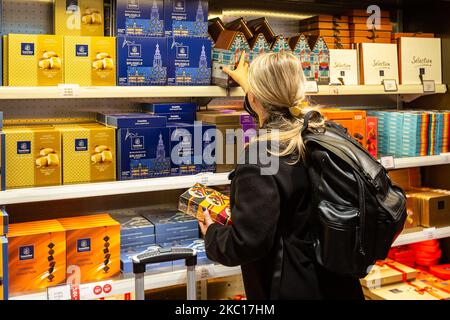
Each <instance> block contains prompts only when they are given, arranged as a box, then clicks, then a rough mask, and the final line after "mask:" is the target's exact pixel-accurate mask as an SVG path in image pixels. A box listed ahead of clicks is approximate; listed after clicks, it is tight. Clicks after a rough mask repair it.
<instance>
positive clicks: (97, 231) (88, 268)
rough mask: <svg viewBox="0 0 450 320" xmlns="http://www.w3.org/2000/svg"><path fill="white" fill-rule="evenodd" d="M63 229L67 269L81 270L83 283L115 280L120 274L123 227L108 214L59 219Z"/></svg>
mask: <svg viewBox="0 0 450 320" xmlns="http://www.w3.org/2000/svg"><path fill="white" fill-rule="evenodd" d="M58 221H59V223H60V224H61V225H62V226H63V227H64V229H65V233H66V243H67V250H66V252H67V265H68V266H77V267H79V268H80V280H81V282H82V283H83V282H91V281H99V280H103V279H109V278H111V277H114V276H115V275H116V274H117V273H119V271H120V224H119V223H118V222H117V221H115V220H114V219H113V218H111V216H110V215H108V214H97V215H92V216H82V217H73V218H64V219H58Z"/></svg>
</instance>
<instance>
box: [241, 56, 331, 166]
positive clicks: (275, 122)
mask: <svg viewBox="0 0 450 320" xmlns="http://www.w3.org/2000/svg"><path fill="white" fill-rule="evenodd" d="M248 78H249V79H248V83H249V91H250V92H251V93H252V94H253V95H254V96H255V98H256V99H257V100H258V101H259V102H260V103H261V105H262V106H263V108H264V109H265V110H266V112H267V113H268V119H267V120H266V127H267V128H268V129H277V130H278V136H277V138H276V139H277V141H275V142H277V143H278V144H279V148H280V149H279V150H280V151H279V152H278V153H275V154H276V155H277V156H280V157H283V156H291V158H292V159H293V162H294V163H297V162H298V161H300V160H301V159H302V158H303V157H304V154H305V146H304V143H303V139H302V136H301V128H302V126H303V117H304V115H305V114H306V113H307V112H309V111H312V110H318V109H317V108H313V107H311V106H310V104H309V102H308V101H307V100H306V99H305V83H306V78H305V75H304V73H303V68H302V65H301V62H300V60H299V59H298V58H297V57H295V56H294V55H293V54H292V53H290V52H285V51H281V52H279V53H267V54H263V55H260V56H258V57H257V58H256V59H255V60H253V62H252V64H251V65H250V68H249V76H248ZM323 126H324V119H323V117H317V116H316V117H313V118H312V119H311V120H310V122H309V125H308V129H309V130H317V129H321V128H323ZM274 139H275V138H273V137H272V135H271V134H270V132H269V133H268V134H264V135H261V136H259V137H258V138H257V140H260V141H261V140H266V141H271V140H274Z"/></svg>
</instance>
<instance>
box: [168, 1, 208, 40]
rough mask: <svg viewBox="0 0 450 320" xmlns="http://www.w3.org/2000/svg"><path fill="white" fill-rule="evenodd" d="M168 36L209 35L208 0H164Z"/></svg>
mask: <svg viewBox="0 0 450 320" xmlns="http://www.w3.org/2000/svg"><path fill="white" fill-rule="evenodd" d="M164 28H165V34H166V36H182V37H207V36H208V1H206V0H164Z"/></svg>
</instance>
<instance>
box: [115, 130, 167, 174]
mask: <svg viewBox="0 0 450 320" xmlns="http://www.w3.org/2000/svg"><path fill="white" fill-rule="evenodd" d="M169 138H170V137H169V128H137V129H132V128H122V129H118V130H117V150H118V151H117V161H118V162H117V170H118V171H117V179H119V180H130V179H144V178H156V177H166V176H169V175H170V150H169V147H170V139H169Z"/></svg>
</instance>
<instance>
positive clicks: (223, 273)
mask: <svg viewBox="0 0 450 320" xmlns="http://www.w3.org/2000/svg"><path fill="white" fill-rule="evenodd" d="M196 274H197V280H198V281H199V280H208V279H213V278H222V277H230V276H234V275H239V274H241V268H240V267H231V268H230V267H225V266H221V265H206V266H199V267H197V272H196ZM144 283H145V290H152V289H158V288H164V287H168V286H175V285H181V284H184V283H186V270H178V271H172V272H166V273H158V274H151V275H146V276H145V281H144ZM92 285H93V284H92V283H91V284H85V285H81V286H80V291H83V287H92ZM111 287H112V290H111V292H110V293H109V294H108V295H116V294H126V293H133V292H134V278H133V277H129V276H128V277H127V278H123V279H117V280H112V281H111ZM84 296H85V299H89V300H91V299H95V298H96V297H95V295H94V294H93V293H87V294H86V293H85V294H84ZM10 300H48V294H47V290H44V291H40V292H36V293H31V294H25V295H19V296H13V297H10Z"/></svg>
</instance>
